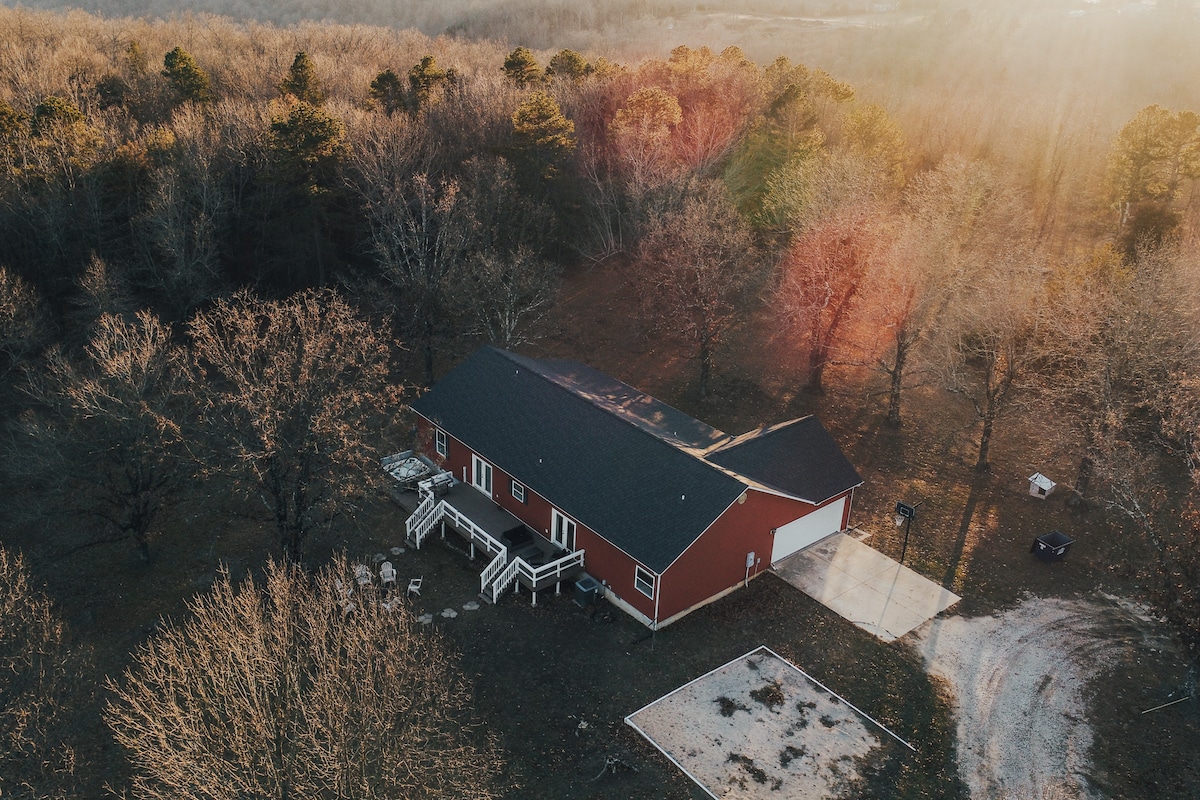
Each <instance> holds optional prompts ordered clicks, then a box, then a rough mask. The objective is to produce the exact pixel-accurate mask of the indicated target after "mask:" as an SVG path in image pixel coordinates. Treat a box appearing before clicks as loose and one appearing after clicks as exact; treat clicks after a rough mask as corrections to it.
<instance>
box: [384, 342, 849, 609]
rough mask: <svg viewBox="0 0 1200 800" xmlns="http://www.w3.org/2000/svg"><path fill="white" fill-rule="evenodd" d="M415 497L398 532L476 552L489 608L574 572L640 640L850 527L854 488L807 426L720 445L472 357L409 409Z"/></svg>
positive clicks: (536, 367) (647, 403) (556, 368)
mask: <svg viewBox="0 0 1200 800" xmlns="http://www.w3.org/2000/svg"><path fill="white" fill-rule="evenodd" d="M412 409H413V411H415V412H416V413H417V415H418V417H419V419H418V426H419V428H420V435H419V441H422V442H425V443H427V445H426V446H427V449H428V450H430V451H431V452H427V453H426V455H427V456H429V457H431V458H433V459H435V460H437V461H438V462H439V463H440V464H441V465H442V466H443V468H444V469H445V470H447V471H448V472H450V473H452V474H453V475H454V477H455V478H456V482H455V483H456V485H455V486H454V487H453V488H451V489H450V491H448V492H444V493H440V494H439V493H437V492H434V491H433V490H432V487H431V486H430V485H429V484H426V488H425V489H424V490H423V495H422V502H421V505H420V506H419V507H418V509H417V510H416V511H415V512H414V513H413V514H412V516H411V517H410V518H409V519H408V521H407V523H406V527H407V531H408V535H409V539H410V540H411V541H413V543H414V544H416V545H417V546H420V543H421V541H422V540H423V539H424V538H425V537H426V536H428V535H429V533H430V532H431V531H432V530H433V529H434V528H435V527H437V526H438V524H439V523H441V524H442V526H443V531H444V530H445V526H446V525H448V526H449V527H450V528H451V529H453V530H455V531H457V532H458V533H459V534H461V535H463V536H464V537H465V538H466V539H467V540H469V541H470V542H471V550H472V555H474V554H475V553H476V552H477V551H478V550H480V549H482V550H484V551H485V552H486V553H487V554H488V555H489V556H490V558H491V563H489V565H488V567H487V568H486V569H485V570H484V572H483V574H482V575H481V578H480V590H481V593H482V594H483V596H484V597H485V598H486V599H488V600H490V601H493V602H494V601H495V600H496V599H497V598H498V597H499V595H500V593H501V592H503V591H504V590H505V589H506V588H508V587H509V586H512V585H513V584H514V583H520V584H522V585H524V586H526V587H527V588H529V589H530V590H532V592H533V599H534V602H535V603H536V602H537V592H538V591H541V590H544V589H547V588H549V587H550V586H555V587H556V588H557V586H558V585H559V584H560V583H561V582H563V581H564V580H566V579H568V578H572V577H576V576H578V575H579V574H580V573H583V572H586V573H587V574H588V575H590V576H592V577H593V578H595V580H596V581H599V582H600V583H602V584H603V586H604V589H605V591H604V594H605V596H606V597H607V598H608V599H609V600H610V601H611V602H612V603H613V604H615V605H616V606H618V607H620V608H621V609H623V610H624V611H626V612H627V613H629V614H631V615H632V616H634V617H636V618H637V619H638V620H640V621H641V622H643V623H644V624H645V625H647V626H649V627H650V628H652V629H658V628H661V627H663V626H664V625H668V624H670V623H671V622H674V621H675V620H677V619H679V618H680V617H682V616H684V615H685V614H687V613H688V612H690V611H692V610H693V609H696V608H698V607H700V606H702V605H705V604H707V603H710V602H712V601H713V600H716V599H717V598H719V597H722V596H724V595H725V594H728V593H729V592H731V591H733V590H734V589H736V588H737V587H738V586H741V585H743V584H744V583H745V582H746V581H748V580H749V579H750V578H753V577H754V576H756V575H757V574H758V573H759V572H760V571H761V570H763V569H765V568H767V567H769V566H770V565H771V564H773V563H775V562H777V561H779V560H781V559H783V558H785V557H787V556H789V555H791V554H792V553H795V552H796V551H798V550H800V549H802V548H804V547H807V546H809V545H811V544H813V543H815V542H817V541H820V540H821V539H824V538H825V537H827V536H829V535H831V534H834V533H837V532H839V531H842V530H844V529H845V528H847V527H848V519H849V515H850V505H851V501H852V498H853V494H854V489H855V488H857V487H858V486H860V485H862V479H861V478H860V477H859V475H858V473H857V472H856V471H855V469H854V467H853V466H851V464H850V462H849V461H847V460H846V457H845V456H844V455H843V454H842V452H841V450H840V449H839V448H838V446H837V444H836V443H835V442H834V441H833V439H832V438H830V436H829V434H828V432H827V431H826V430H825V428H824V427H823V426H822V425H821V423H820V422H819V421H817V419H816V418H815V417H811V416H809V417H803V418H801V419H795V420H792V421H790V422H785V423H781V424H779V425H773V426H770V427H767V428H763V429H761V430H755V431H751V432H749V433H745V434H742V435H741V436H730V435H728V434H725V433H722V432H721V431H719V430H716V429H715V428H712V427H710V426H708V425H705V424H704V423H702V422H699V421H697V420H695V419H692V418H691V417H689V416H688V415H686V414H684V413H682V412H680V411H677V410H676V409H674V408H671V407H670V406H668V405H666V404H665V403H661V402H659V401H657V400H655V399H654V398H652V397H650V396H649V395H646V394H644V393H643V392H640V391H638V390H637V389H634V388H632V387H631V386H628V385H626V384H624V383H621V382H620V381H617V380H614V379H613V378H610V377H608V376H606V375H603V374H601V373H600V372H597V371H596V370H594V369H591V368H590V367H587V366H584V365H583V364H580V363H578V362H575V361H561V360H538V359H531V358H526V357H524V356H519V355H516V354H514V353H510V352H506V351H504V350H499V349H496V348H492V347H485V348H483V349H481V350H479V351H477V352H476V353H474V354H473V355H472V356H471V357H470V358H468V359H467V360H466V361H464V362H463V363H462V364H460V365H459V366H458V367H457V368H455V369H454V370H453V371H451V372H450V374H449V375H447V376H446V377H445V378H444V379H442V380H441V381H440V382H439V383H438V384H437V385H436V386H434V387H433V388H432V389H431V390H430V391H429V392H427V393H426V394H424V395H423V396H422V397H420V398H419V399H418V400H416V401H415V402H414V403H413V404H412Z"/></svg>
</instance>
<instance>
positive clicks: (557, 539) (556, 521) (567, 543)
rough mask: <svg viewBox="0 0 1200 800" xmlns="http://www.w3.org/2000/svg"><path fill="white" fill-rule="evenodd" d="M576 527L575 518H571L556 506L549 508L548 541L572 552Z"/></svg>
mask: <svg viewBox="0 0 1200 800" xmlns="http://www.w3.org/2000/svg"><path fill="white" fill-rule="evenodd" d="M577 527H578V526H577V525H576V524H575V520H573V519H571V518H570V517H568V516H567V515H566V514H564V513H562V512H561V511H559V510H558V509H557V508H551V509H550V541H552V542H554V543H555V544H556V545H558V546H559V547H561V548H563V549H564V550H570V551H572V552H574V550H575V532H576V528H577ZM560 533H561V535H560Z"/></svg>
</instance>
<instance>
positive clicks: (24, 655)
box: [0, 546, 86, 800]
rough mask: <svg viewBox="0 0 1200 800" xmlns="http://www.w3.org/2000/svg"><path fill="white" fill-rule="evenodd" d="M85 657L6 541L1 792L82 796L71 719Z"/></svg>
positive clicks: (0, 579) (0, 563)
mask: <svg viewBox="0 0 1200 800" xmlns="http://www.w3.org/2000/svg"><path fill="white" fill-rule="evenodd" d="M85 657H86V653H85V651H82V650H81V649H79V648H78V647H76V648H72V646H71V643H70V642H69V641H68V639H67V632H66V630H65V628H64V626H63V623H62V621H61V620H60V619H59V617H58V613H57V612H56V610H55V609H54V607H53V606H52V604H51V603H50V601H49V599H47V598H46V596H45V595H43V594H42V593H41V592H39V591H37V590H36V589H35V588H34V587H33V586H31V585H30V577H29V571H28V570H27V569H26V567H25V562H24V559H22V557H21V556H20V554H17V553H13V552H10V551H9V550H8V549H6V548H4V547H3V546H0V796H3V797H5V798H10V797H11V798H16V800H51V799H53V800H58V799H59V798H63V799H64V800H65V798H68V797H76V796H78V795H77V794H76V792H77V791H78V786H77V785H76V781H75V752H74V749H73V748H72V746H71V744H70V738H69V730H68V728H67V724H68V721H69V719H68V718H69V711H70V709H71V706H72V700H73V699H75V698H74V695H75V694H76V693H77V692H78V691H79V690H80V688H81V682H80V676H81V673H82V669H81V668H82V667H83V665H84V663H85Z"/></svg>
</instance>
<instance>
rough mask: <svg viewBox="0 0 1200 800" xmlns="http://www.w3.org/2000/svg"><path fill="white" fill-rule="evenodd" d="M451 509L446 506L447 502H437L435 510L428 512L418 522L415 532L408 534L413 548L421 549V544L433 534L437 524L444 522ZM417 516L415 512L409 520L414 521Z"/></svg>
mask: <svg viewBox="0 0 1200 800" xmlns="http://www.w3.org/2000/svg"><path fill="white" fill-rule="evenodd" d="M449 508H450V506H448V505H447V504H446V501H445V500H442V501H441V502H435V505H434V506H433V508H432V509H431V510H429V511H427V512H426V514H425V516H424V517H422V518H419V519H418V520H417V524H416V525H414V526H413V530H411V531H409V534H408V538H409V541H411V542H412V543H413V547H415V548H417V549H418V550H420V549H421V543H422V542H424V541H425V539H426V537H428V536H429V534H430V533H432V532H433V529H434V528H435V527H436V526H437V524H438V523H439V522H441V521H442V519H443V518H444V517H445V516H446V511H447V510H448V509H449ZM416 516H417V514H416V512H415V511H414V512H413V515H412V516H411V517H409V519H413V518H415V517H416ZM405 527H407V523H406V524H405Z"/></svg>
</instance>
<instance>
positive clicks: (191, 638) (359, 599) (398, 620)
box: [105, 557, 501, 800]
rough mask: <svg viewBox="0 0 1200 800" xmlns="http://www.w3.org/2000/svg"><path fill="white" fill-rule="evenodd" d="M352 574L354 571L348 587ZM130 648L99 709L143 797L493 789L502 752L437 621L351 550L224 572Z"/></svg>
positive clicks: (210, 799) (365, 796)
mask: <svg viewBox="0 0 1200 800" xmlns="http://www.w3.org/2000/svg"><path fill="white" fill-rule="evenodd" d="M350 587H354V589H353V590H351V588H350ZM189 606H190V610H191V616H190V617H189V618H188V619H187V620H186V621H184V622H182V623H166V624H164V625H163V626H162V628H161V629H160V632H159V633H158V634H157V635H155V636H154V637H153V638H152V639H151V640H150V641H149V642H148V643H147V644H146V645H144V646H143V647H142V648H141V649H140V650H139V651H138V653H137V654H136V656H135V664H134V666H133V667H132V668H131V669H129V670H128V671H127V672H126V674H125V677H124V680H122V681H121V682H120V683H119V684H115V683H114V684H112V685H111V689H112V690H113V692H114V695H115V696H114V699H113V701H112V702H111V703H110V704H109V705H108V707H107V709H106V714H105V716H106V719H107V721H108V723H109V725H110V726H111V727H112V729H113V733H114V736H115V738H116V740H117V741H118V742H119V743H120V744H121V745H122V746H124V747H125V748H126V749H127V750H128V752H129V755H130V758H131V760H132V761H133V763H134V765H135V767H136V769H137V774H136V775H135V777H134V780H133V786H134V791H135V793H136V794H137V795H138V796H139V797H147V798H163V799H164V800H166V798H171V800H234V798H241V797H261V798H279V800H285V799H286V798H297V797H306V798H329V799H330V800H332V799H333V798H337V799H338V800H351V798H354V799H355V800H358V799H360V798H361V799H362V800H370V799H371V798H394V797H428V798H440V797H445V798H489V797H494V796H495V792H494V790H493V789H492V783H493V781H494V778H495V776H496V774H497V773H498V771H499V768H500V765H501V756H500V753H499V751H498V750H497V747H496V745H495V741H494V739H492V738H491V737H490V736H488V735H487V734H486V732H485V731H483V730H482V728H481V727H480V725H479V724H478V722H477V721H476V718H475V716H474V711H473V708H472V705H471V699H470V698H471V689H470V686H469V685H468V684H467V682H466V679H465V678H464V677H463V675H462V672H461V671H460V670H459V668H458V666H457V664H456V663H455V660H454V658H453V656H452V655H451V653H450V650H449V648H448V646H447V645H446V643H445V642H444V640H443V639H442V638H441V636H440V635H438V634H436V633H433V632H431V631H429V630H428V629H425V628H422V626H420V625H419V624H418V623H417V621H416V619H415V618H414V617H413V613H412V610H411V607H410V606H409V605H408V603H407V601H405V600H403V599H401V598H398V597H397V598H391V599H388V598H385V597H384V595H383V594H382V593H381V592H380V591H378V590H376V589H375V588H374V587H373V586H369V585H368V586H365V587H359V586H357V584H356V582H355V579H354V574H353V572H352V571H351V569H350V568H349V565H348V564H347V562H346V560H345V558H344V557H343V558H338V559H336V560H335V561H334V562H333V563H332V564H330V565H328V566H326V567H325V568H323V569H322V570H320V572H319V573H318V574H317V575H316V576H315V577H312V578H310V577H309V575H307V574H306V573H305V572H304V571H303V570H302V569H301V568H300V567H299V566H297V565H294V564H279V563H276V562H271V563H269V564H268V566H267V569H266V576H265V580H264V581H263V584H262V585H258V584H256V583H255V582H254V581H253V579H247V580H246V581H245V582H244V583H243V584H241V585H240V586H234V584H233V582H232V581H231V579H230V576H229V573H228V572H227V571H226V572H224V573H223V574H222V575H221V576H220V578H219V579H218V580H217V582H216V584H215V585H214V587H213V589H212V591H211V592H209V593H208V594H205V595H201V596H198V597H197V598H196V599H194V600H193V601H192V602H191V603H190V604H189Z"/></svg>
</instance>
